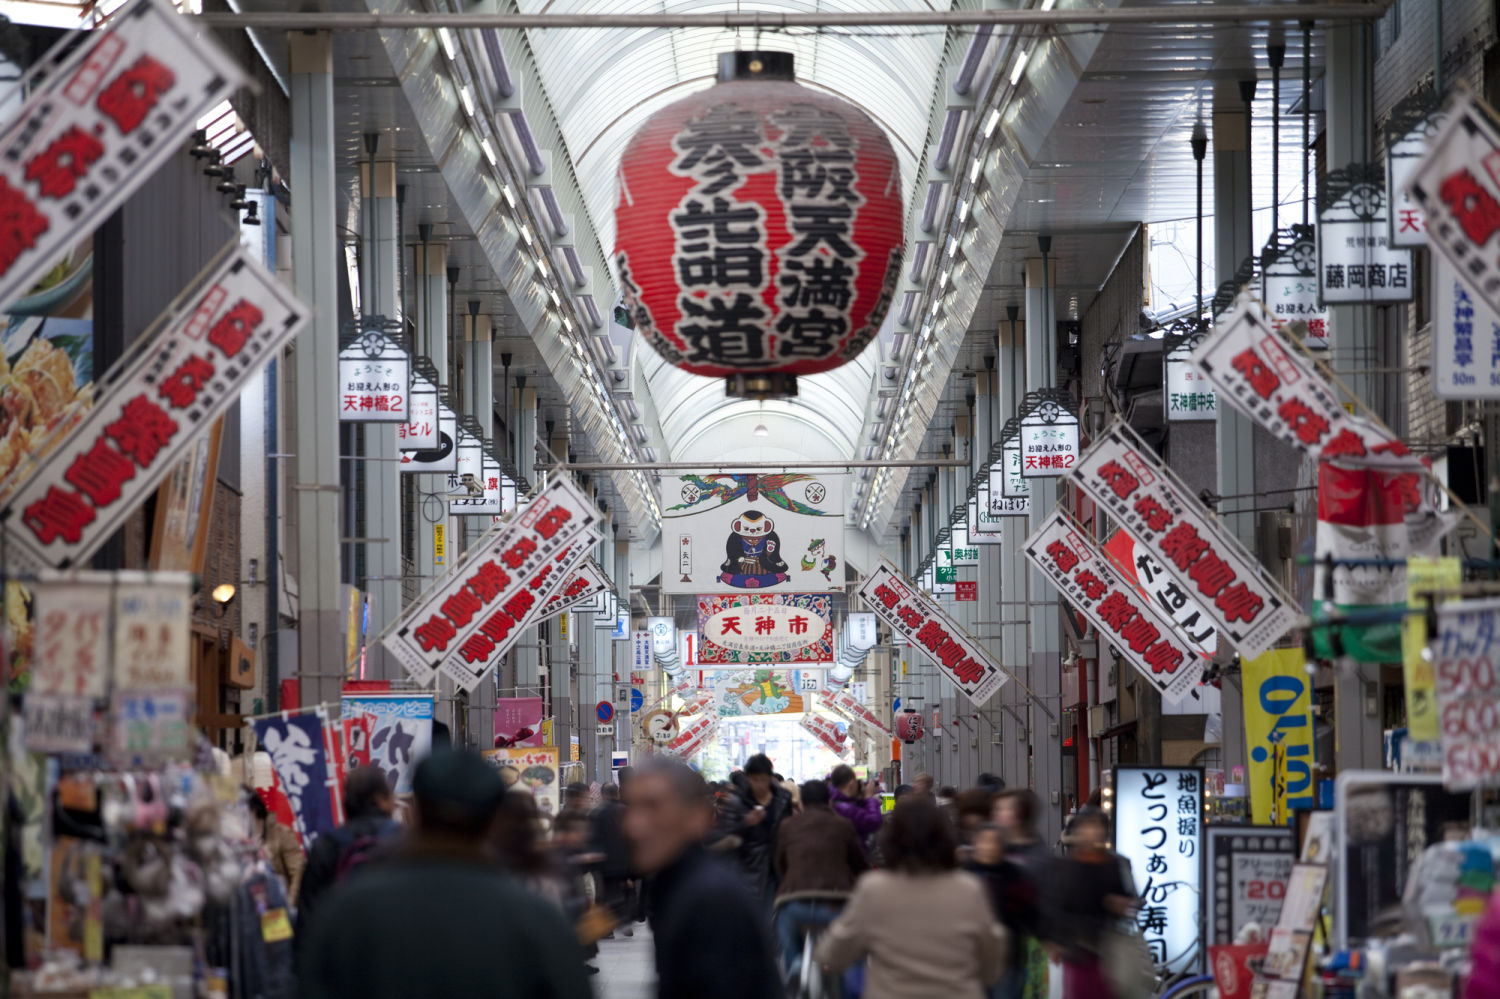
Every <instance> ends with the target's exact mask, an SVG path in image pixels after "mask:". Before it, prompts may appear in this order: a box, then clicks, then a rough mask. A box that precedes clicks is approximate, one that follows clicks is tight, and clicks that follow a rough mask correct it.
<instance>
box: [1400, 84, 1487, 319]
mask: <svg viewBox="0 0 1500 999" xmlns="http://www.w3.org/2000/svg"><path fill="white" fill-rule="evenodd" d="M1497 161H1500V128H1496V125H1495V123H1494V122H1493V121H1491V120H1490V118H1489V116H1488V115H1486V114H1485V113H1484V112H1483V111H1482V110H1480V109H1479V107H1478V106H1477V105H1476V104H1475V103H1474V98H1473V96H1471V95H1470V94H1469V93H1468V92H1466V91H1464V92H1460V93H1459V94H1458V95H1457V96H1456V97H1455V98H1454V99H1453V102H1452V104H1450V106H1449V108H1448V117H1447V120H1446V121H1445V122H1443V124H1442V126H1441V127H1440V128H1439V129H1438V131H1437V134H1436V135H1434V136H1433V137H1432V138H1431V139H1429V140H1428V143H1427V155H1426V156H1425V157H1423V159H1422V161H1421V162H1420V163H1418V164H1417V168H1416V169H1415V170H1414V171H1413V172H1412V176H1411V181H1410V183H1409V184H1408V190H1409V191H1410V192H1411V196H1412V200H1413V201H1415V202H1416V203H1417V204H1418V205H1420V206H1421V207H1422V210H1423V211H1424V212H1426V213H1427V240H1428V242H1429V243H1430V244H1432V247H1433V249H1435V250H1437V251H1438V252H1439V253H1441V254H1443V255H1444V256H1445V257H1447V258H1448V260H1449V262H1450V263H1452V264H1453V266H1455V267H1457V268H1458V269H1459V270H1461V271H1462V272H1463V274H1464V277H1465V278H1466V279H1467V280H1468V282H1469V287H1470V288H1472V289H1473V290H1474V291H1475V292H1476V293H1478V295H1479V296H1480V297H1481V298H1482V299H1484V301H1485V303H1486V304H1487V305H1489V307H1490V308H1491V309H1493V310H1494V311H1496V312H1500V252H1497V250H1500V166H1497V165H1496V163H1497Z"/></svg>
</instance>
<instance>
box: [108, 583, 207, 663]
mask: <svg viewBox="0 0 1500 999" xmlns="http://www.w3.org/2000/svg"><path fill="white" fill-rule="evenodd" d="M192 585H193V584H192V577H191V576H189V575H188V574H187V573H182V572H172V573H159V574H153V576H152V580H151V582H149V583H130V584H122V585H120V586H117V587H115V593H114V596H115V621H114V632H115V641H114V667H115V668H114V673H115V685H116V686H117V687H121V688H127V689H138V688H146V687H188V688H191V687H192V686H193V677H192V676H191V675H190V674H189V653H188V645H189V643H188V632H189V630H190V628H191V623H192V622H191V613H190V609H189V602H190V600H191V599H192V598H191V596H190V594H191V592H192Z"/></svg>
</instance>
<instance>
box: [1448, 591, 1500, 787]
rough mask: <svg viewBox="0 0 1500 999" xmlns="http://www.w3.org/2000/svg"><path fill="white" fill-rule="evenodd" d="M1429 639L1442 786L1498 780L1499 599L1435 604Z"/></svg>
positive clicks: (1482, 784) (1487, 783)
mask: <svg viewBox="0 0 1500 999" xmlns="http://www.w3.org/2000/svg"><path fill="white" fill-rule="evenodd" d="M1437 619H1438V628H1437V636H1436V638H1435V639H1434V640H1433V646H1432V647H1433V653H1434V658H1433V663H1432V672H1433V677H1434V679H1435V680H1436V682H1437V702H1438V728H1439V731H1440V733H1441V736H1442V741H1443V786H1444V787H1445V788H1447V789H1448V790H1450V791H1469V790H1473V789H1474V788H1476V787H1495V786H1496V785H1500V674H1497V672H1496V660H1497V659H1500V655H1497V653H1500V599H1489V600H1467V601H1463V602H1461V603H1448V604H1442V605H1439V607H1438V609H1437Z"/></svg>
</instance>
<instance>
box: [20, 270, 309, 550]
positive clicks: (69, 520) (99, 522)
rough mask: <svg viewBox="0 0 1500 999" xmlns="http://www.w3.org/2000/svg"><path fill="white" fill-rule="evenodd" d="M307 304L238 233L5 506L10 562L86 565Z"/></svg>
mask: <svg viewBox="0 0 1500 999" xmlns="http://www.w3.org/2000/svg"><path fill="white" fill-rule="evenodd" d="M307 317H308V311H307V309H305V308H304V307H303V306H302V305H301V303H299V302H298V301H297V300H296V299H294V298H293V297H292V296H291V295H290V294H289V293H288V292H287V291H286V289H285V288H284V287H283V286H282V284H281V282H280V281H278V280H276V278H275V277H273V276H272V275H271V274H270V272H269V271H267V270H266V269H265V268H264V267H262V266H261V265H260V264H258V263H255V262H254V261H253V260H251V259H250V258H249V256H247V255H246V253H245V251H244V250H243V249H241V248H240V247H239V245H238V243H237V242H236V243H233V244H231V245H229V246H227V247H226V248H225V250H224V251H222V252H221V254H220V256H219V257H218V258H217V259H216V260H215V262H214V263H213V264H211V265H210V266H209V268H208V269H207V270H206V271H205V272H204V273H203V274H202V275H200V277H199V279H198V280H196V281H195V282H194V283H193V284H192V286H191V288H190V290H189V291H188V292H187V293H185V294H183V295H181V296H179V297H178V298H177V300H176V301H175V302H174V303H173V304H172V306H171V307H169V309H168V311H167V312H166V313H164V314H163V315H162V316H161V317H159V318H158V319H157V321H156V323H154V324H153V326H152V328H151V329H150V330H148V331H147V332H145V333H143V334H142V335H141V338H140V340H139V341H138V342H139V344H140V346H139V347H137V348H136V349H135V352H134V353H133V354H132V355H131V356H130V357H129V358H128V359H126V360H124V361H122V362H121V363H120V364H119V365H116V366H115V367H114V368H112V369H111V370H110V371H109V373H108V374H106V375H105V376H104V377H103V378H101V379H100V380H99V388H98V390H97V391H96V395H97V398H98V401H97V402H96V403H95V404H94V408H93V409H91V410H89V412H88V414H87V415H86V416H84V417H83V419H81V420H80V421H79V422H78V423H76V424H74V425H73V427H72V428H71V429H70V430H68V431H67V432H66V436H65V437H64V438H63V439H62V440H61V441H59V442H58V443H57V444H56V445H55V446H53V447H52V448H51V450H50V451H49V452H48V453H47V455H46V457H44V458H42V459H41V460H40V461H38V462H37V463H36V464H35V465H34V466H32V468H31V469H29V470H27V471H22V472H21V473H20V474H21V475H22V476H24V477H25V478H24V481H23V482H22V484H21V485H20V486H19V487H18V488H17V489H16V490H15V491H14V492H12V493H11V494H10V496H9V497H8V498H7V499H6V501H5V504H4V506H0V523H3V524H4V529H5V531H6V533H7V534H9V535H10V548H9V551H8V554H7V557H8V558H9V559H11V560H12V562H11V566H12V568H16V567H19V566H30V567H40V566H52V567H54V568H59V569H63V568H70V567H73V566H76V565H79V564H81V563H82V562H83V561H84V560H85V559H87V558H88V557H89V556H90V555H92V554H93V553H94V551H95V549H97V548H98V547H99V546H100V545H101V544H103V543H104V541H105V540H106V539H107V538H108V537H109V536H110V535H111V534H112V533H114V531H115V530H116V529H117V528H118V527H119V526H120V525H121V524H122V523H124V521H125V518H126V517H128V516H130V514H131V513H133V512H134V511H135V510H136V508H137V507H138V506H140V504H141V503H143V502H144V501H145V499H146V497H147V496H149V495H152V494H154V493H155V491H156V487H157V486H158V485H160V484H161V480H162V479H163V478H165V477H166V476H167V474H168V473H170V472H171V471H172V469H174V468H176V467H177V463H178V462H179V461H180V460H181V459H182V457H183V455H184V454H185V453H186V452H187V449H188V448H189V447H191V446H192V445H193V443H194V441H195V440H196V439H197V436H198V434H199V433H200V432H202V431H205V430H207V429H208V428H209V427H211V426H212V425H213V422H214V420H215V419H217V418H218V416H219V414H220V413H222V412H223V411H224V410H225V409H227V408H229V406H230V405H231V404H232V403H233V402H235V401H236V400H237V399H239V388H240V386H241V385H242V384H243V383H244V381H245V379H246V378H248V377H249V376H250V375H251V374H252V373H254V372H256V371H259V370H260V367H261V365H263V364H264V363H265V362H266V361H267V360H268V359H269V358H271V357H274V356H275V354H276V352H277V351H278V350H280V349H281V347H282V345H283V344H285V343H286V342H287V341H288V340H290V339H291V338H292V337H293V336H294V335H295V334H296V333H297V331H298V330H299V329H301V328H302V324H303V323H305V322H306V321H307Z"/></svg>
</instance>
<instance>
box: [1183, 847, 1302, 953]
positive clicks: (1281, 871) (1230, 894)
mask: <svg viewBox="0 0 1500 999" xmlns="http://www.w3.org/2000/svg"><path fill="white" fill-rule="evenodd" d="M1296 862H1297V843H1296V837H1295V835H1294V834H1293V832H1292V830H1291V829H1287V828H1282V827H1280V826H1206V827H1205V828H1204V831H1203V869H1204V873H1205V877H1206V884H1205V890H1204V903H1205V904H1206V905H1207V906H1208V943H1209V944H1210V945H1211V946H1212V945H1216V944H1228V943H1233V942H1234V937H1235V934H1236V932H1238V930H1239V928H1240V927H1242V926H1244V925H1246V924H1247V923H1257V924H1259V925H1260V926H1261V928H1262V929H1269V928H1270V927H1272V926H1275V925H1276V922H1277V920H1278V919H1279V918H1280V916H1281V903H1282V901H1283V900H1284V899H1285V898H1286V890H1287V881H1288V880H1289V879H1290V878H1291V875H1292V865H1293V864H1295V863H1296Z"/></svg>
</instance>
